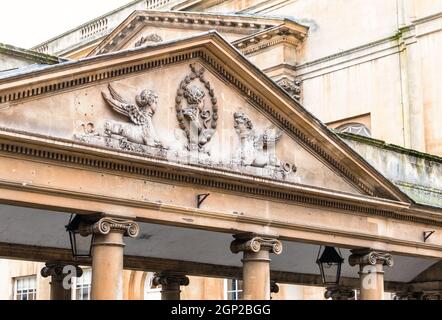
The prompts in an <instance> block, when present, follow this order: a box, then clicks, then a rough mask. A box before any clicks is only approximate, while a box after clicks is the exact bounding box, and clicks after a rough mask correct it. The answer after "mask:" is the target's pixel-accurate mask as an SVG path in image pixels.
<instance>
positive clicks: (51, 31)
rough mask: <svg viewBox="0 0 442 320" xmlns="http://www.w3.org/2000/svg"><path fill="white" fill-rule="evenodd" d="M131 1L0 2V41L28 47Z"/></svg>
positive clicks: (63, 0)
mask: <svg viewBox="0 0 442 320" xmlns="http://www.w3.org/2000/svg"><path fill="white" fill-rule="evenodd" d="M129 2H132V0H12V1H0V42H1V43H6V44H11V45H15V46H18V47H22V48H30V47H33V46H35V45H37V44H40V43H41V42H44V41H46V40H48V39H50V38H52V37H54V36H57V35H59V34H61V33H63V32H65V31H68V30H69V29H72V28H75V27H77V26H79V25H80V24H82V23H84V22H87V21H89V20H91V19H94V18H96V17H98V16H100V15H102V14H105V13H107V12H109V11H112V10H114V9H116V8H118V7H121V6H123V5H125V4H127V3H129Z"/></svg>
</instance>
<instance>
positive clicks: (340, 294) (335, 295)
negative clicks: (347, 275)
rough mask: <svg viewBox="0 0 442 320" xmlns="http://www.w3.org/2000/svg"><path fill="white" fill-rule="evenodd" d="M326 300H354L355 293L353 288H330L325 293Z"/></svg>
mask: <svg viewBox="0 0 442 320" xmlns="http://www.w3.org/2000/svg"><path fill="white" fill-rule="evenodd" d="M324 297H325V299H330V298H331V299H332V300H354V298H355V292H354V290H353V289H352V288H344V287H330V288H327V290H326V291H325V293H324Z"/></svg>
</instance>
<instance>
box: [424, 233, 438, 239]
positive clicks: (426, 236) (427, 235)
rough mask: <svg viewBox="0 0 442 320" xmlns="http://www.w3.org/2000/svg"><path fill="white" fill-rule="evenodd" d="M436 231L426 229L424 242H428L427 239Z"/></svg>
mask: <svg viewBox="0 0 442 320" xmlns="http://www.w3.org/2000/svg"><path fill="white" fill-rule="evenodd" d="M435 232H436V231H424V242H427V240H428V239H429V238H430V237H431V236H432V235H433V233H435Z"/></svg>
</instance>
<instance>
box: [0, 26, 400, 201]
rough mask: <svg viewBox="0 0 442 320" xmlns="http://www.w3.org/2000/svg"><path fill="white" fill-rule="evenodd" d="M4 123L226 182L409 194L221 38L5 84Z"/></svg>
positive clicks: (88, 62) (102, 59) (69, 66)
mask: <svg viewBox="0 0 442 320" xmlns="http://www.w3.org/2000/svg"><path fill="white" fill-rule="evenodd" d="M0 113H1V117H0V127H2V128H7V129H8V130H17V131H20V132H26V133H28V134H30V135H32V134H35V135H44V136H46V137H53V138H57V139H64V140H71V141H73V142H74V143H79V144H82V145H93V146H95V147H97V148H98V149H102V150H113V151H117V152H119V153H120V154H128V155H129V154H136V155H139V156H142V157H145V158H146V159H151V158H155V159H160V160H161V161H167V162H169V163H170V165H171V166H174V165H176V164H180V165H183V164H184V165H192V166H198V167H201V168H202V169H204V170H205V169H210V170H211V172H213V171H216V172H219V174H220V175H226V178H229V179H230V178H235V177H236V178H235V179H241V177H242V176H254V177H261V178H263V179H266V180H273V181H279V182H283V183H287V184H298V185H305V186H309V187H312V188H318V189H329V190H335V191H338V192H345V193H354V194H363V195H369V196H377V197H383V198H387V199H393V200H403V201H405V200H407V198H406V197H405V196H404V195H403V194H402V193H401V192H400V191H399V190H398V189H397V188H396V187H395V186H394V185H392V184H391V183H390V182H389V181H388V180H386V179H385V178H384V177H383V176H382V175H380V174H379V173H378V172H376V171H375V170H374V169H373V168H372V167H371V166H369V165H368V164H367V163H366V162H365V161H364V160H363V159H362V158H360V157H359V156H358V155H357V154H356V153H355V152H354V151H353V150H352V149H350V148H349V147H348V146H347V145H346V144H345V143H344V142H342V141H341V140H340V139H339V138H338V137H337V136H335V135H334V134H333V133H332V132H330V131H329V130H328V129H327V128H326V127H325V126H324V125H323V124H322V123H321V122H320V121H319V120H317V119H316V118H314V117H313V116H312V115H311V114H309V113H308V112H307V111H306V110H305V109H304V108H303V107H302V106H301V105H300V104H299V103H297V102H296V101H295V100H293V99H292V98H291V97H290V96H289V95H288V94H287V93H286V92H285V91H283V90H282V89H281V88H280V87H279V86H278V85H277V84H275V83H274V82H273V81H272V80H270V79H269V78H268V77H267V76H265V75H264V74H263V73H262V72H261V71H259V70H258V69H257V68H256V67H254V66H253V65H252V64H250V62H248V61H247V60H246V59H245V58H244V57H243V56H241V55H240V54H239V53H238V51H236V50H235V49H234V48H233V47H232V46H231V45H230V44H229V43H228V42H226V41H225V40H224V39H223V38H222V37H220V36H219V35H218V34H217V33H216V32H210V33H207V34H204V35H199V36H196V37H192V38H187V39H183V40H179V41H174V42H167V43H163V44H161V45H158V46H155V47H152V48H140V49H137V50H129V51H124V52H118V53H113V54H109V55H102V56H97V57H93V58H89V59H84V60H81V61H78V62H69V63H64V64H60V65H58V66H54V67H50V68H44V69H42V70H40V71H37V72H35V73H34V74H32V75H30V74H22V75H17V76H14V77H11V78H6V79H3V80H1V79H0Z"/></svg>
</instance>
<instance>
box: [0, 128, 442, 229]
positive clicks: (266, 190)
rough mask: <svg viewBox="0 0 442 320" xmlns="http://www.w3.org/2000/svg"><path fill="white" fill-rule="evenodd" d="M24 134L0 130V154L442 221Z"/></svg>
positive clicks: (383, 204) (366, 200) (398, 206)
mask: <svg viewBox="0 0 442 320" xmlns="http://www.w3.org/2000/svg"><path fill="white" fill-rule="evenodd" d="M23 138H24V137H23ZM23 138H21V139H20V137H19V136H18V135H17V134H14V135H12V136H11V135H9V138H8V137H7V136H5V133H0V155H3V156H13V157H15V158H23V159H33V160H37V161H43V162H48V163H58V164H59V165H63V166H66V165H67V166H73V167H79V168H89V169H90V170H98V171H100V172H102V171H103V170H104V171H110V172H114V173H116V174H123V175H135V176H143V177H144V178H148V179H151V180H158V181H171V182H173V183H180V184H183V183H184V184H189V185H199V186H205V187H208V188H214V189H219V190H225V191H226V192H234V193H235V194H238V193H242V194H245V195H252V196H254V195H255V196H259V197H260V198H263V197H265V198H269V199H274V200H276V201H284V202H293V203H299V204H301V205H304V206H311V207H320V208H326V209H327V210H332V211H339V212H344V213H345V212H346V213H348V214H362V215H368V216H379V217H386V218H392V219H396V220H401V221H410V222H416V223H422V224H427V225H437V226H442V216H441V214H440V211H439V212H433V213H431V212H429V211H425V212H420V211H415V210H413V209H412V208H410V207H409V206H408V205H407V204H403V203H397V202H392V201H388V200H381V199H376V198H370V197H366V196H360V195H353V194H345V193H342V192H336V191H330V190H325V189H321V188H316V187H307V186H302V185H296V184H290V183H283V182H277V181H273V180H270V179H265V178H257V177H253V176H247V175H238V174H235V173H233V172H226V171H220V170H214V169H208V168H200V167H195V166H192V165H182V164H175V163H170V162H166V161H161V160H158V159H153V158H152V159H149V158H146V157H141V156H137V155H133V154H130V153H128V154H125V155H122V154H121V153H118V152H115V151H111V150H100V149H99V148H95V147H90V146H83V145H81V144H75V143H72V142H71V141H68V140H66V141H63V140H60V139H58V140H53V139H52V138H35V137H34V138H33V139H32V140H29V138H30V137H29V136H28V137H27V138H25V139H23ZM11 139H12V140H11ZM14 140H22V142H21V143H20V142H18V141H17V142H14ZM110 159H112V160H110ZM172 167H176V168H175V169H174V170H172V171H173V172H176V173H173V174H172V173H171V168H172ZM162 168H163V169H162ZM178 172H179V173H178ZM258 185H259V187H258ZM30 187H31V186H27V187H26V188H30ZM58 192H61V190H59V191H58ZM140 205H142V206H144V207H145V206H146V203H145V202H143V203H142V204H140ZM161 210H164V209H161ZM199 215H201V213H199Z"/></svg>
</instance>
